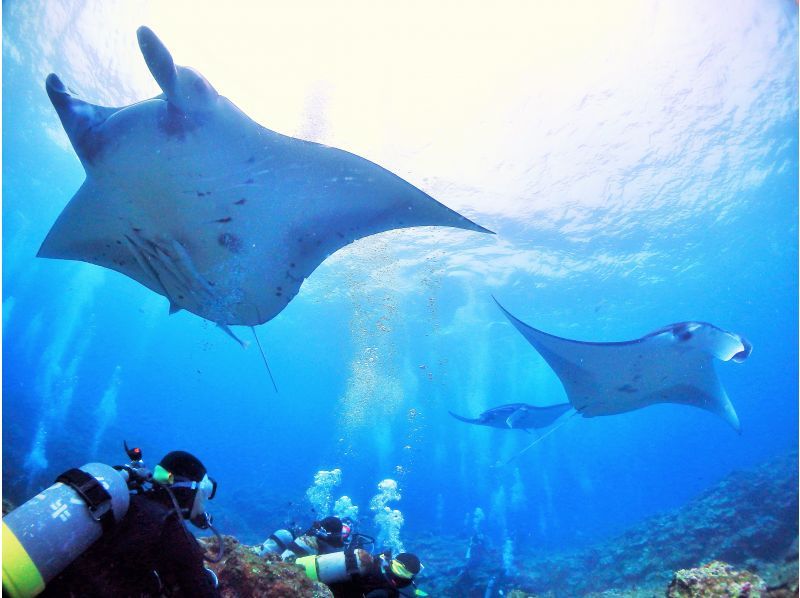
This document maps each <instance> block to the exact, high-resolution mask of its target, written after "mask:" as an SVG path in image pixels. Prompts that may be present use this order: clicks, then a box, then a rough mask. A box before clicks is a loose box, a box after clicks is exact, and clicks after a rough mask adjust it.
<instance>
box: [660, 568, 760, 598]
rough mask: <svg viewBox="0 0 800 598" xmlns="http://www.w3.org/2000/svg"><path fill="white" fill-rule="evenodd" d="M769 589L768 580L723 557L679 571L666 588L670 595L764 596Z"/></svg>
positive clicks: (674, 597)
mask: <svg viewBox="0 0 800 598" xmlns="http://www.w3.org/2000/svg"><path fill="white" fill-rule="evenodd" d="M766 593H767V584H766V583H764V580H763V579H761V578H760V577H759V576H758V575H756V574H755V573H750V572H749V571H737V570H735V569H734V568H733V567H731V566H730V565H728V564H727V563H723V562H721V561H711V562H710V563H707V564H705V565H703V566H702V567H697V568H695V569H681V570H680V571H676V572H675V575H674V576H673V578H672V581H671V582H670V584H669V587H668V588H667V598H701V597H702V596H731V597H737V598H761V597H762V596H765V595H766Z"/></svg>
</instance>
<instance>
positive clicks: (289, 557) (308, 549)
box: [281, 534, 319, 563]
mask: <svg viewBox="0 0 800 598" xmlns="http://www.w3.org/2000/svg"><path fill="white" fill-rule="evenodd" d="M318 552H319V544H317V539H316V538H315V537H314V536H309V535H307V534H303V535H302V536H298V537H297V538H295V539H294V540H292V541H291V542H289V544H287V546H286V550H284V551H283V552H282V553H281V560H282V561H286V562H289V563H291V562H292V561H294V560H295V559H297V558H298V557H302V556H306V555H315V554H317V553H318Z"/></svg>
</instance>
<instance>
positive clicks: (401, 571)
mask: <svg viewBox="0 0 800 598" xmlns="http://www.w3.org/2000/svg"><path fill="white" fill-rule="evenodd" d="M391 569H392V573H394V574H395V575H397V577H402V578H403V579H413V577H414V574H413V573H412V572H411V571H409V570H408V569H406V567H405V565H404V564H403V563H401V562H400V561H398V560H397V559H392V564H391Z"/></svg>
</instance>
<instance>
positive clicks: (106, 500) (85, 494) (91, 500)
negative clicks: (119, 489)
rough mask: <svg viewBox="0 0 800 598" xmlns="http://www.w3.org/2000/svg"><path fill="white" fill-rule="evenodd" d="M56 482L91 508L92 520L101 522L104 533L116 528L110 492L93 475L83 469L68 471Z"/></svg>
mask: <svg viewBox="0 0 800 598" xmlns="http://www.w3.org/2000/svg"><path fill="white" fill-rule="evenodd" d="M56 482H61V483H62V484H66V485H67V486H69V487H70V488H72V489H73V490H75V492H77V493H78V494H79V495H80V497H81V498H82V499H83V500H84V502H85V503H86V506H88V507H89V512H90V513H91V515H92V519H94V520H95V521H99V522H100V525H102V526H103V533H106V532H108V531H109V530H110V529H111V528H112V527H114V523H115V521H114V510H113V509H112V508H111V495H110V494H109V493H108V490H106V489H105V488H103V486H102V484H100V482H98V481H97V480H96V479H95V477H94V476H93V475H91V474H88V473H86V472H85V471H83V470H82V469H77V468H73V469H68V470H67V471H65V472H64V473H62V474H61V475H60V476H58V477H57V478H56Z"/></svg>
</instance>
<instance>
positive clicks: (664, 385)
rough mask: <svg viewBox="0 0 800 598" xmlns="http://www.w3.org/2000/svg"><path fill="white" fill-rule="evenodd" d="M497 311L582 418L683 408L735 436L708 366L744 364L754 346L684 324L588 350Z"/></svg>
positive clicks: (729, 409)
mask: <svg viewBox="0 0 800 598" xmlns="http://www.w3.org/2000/svg"><path fill="white" fill-rule="evenodd" d="M495 301H497V300H496V299H495ZM497 305H498V306H499V307H500V309H501V310H503V313H504V314H505V315H506V317H508V319H509V320H510V321H511V323H512V324H513V325H514V326H515V327H516V328H517V330H519V331H520V332H521V333H522V335H523V336H524V337H525V338H526V339H527V340H528V342H529V343H530V344H531V345H533V347H534V348H535V349H536V350H537V351H538V352H539V353H540V354H541V356H542V357H543V358H544V360H545V361H546V362H547V363H548V364H549V365H550V367H551V368H553V370H554V371H555V373H556V375H557V376H558V377H559V379H560V380H561V383H562V384H563V386H564V390H565V391H566V393H567V398H568V399H569V402H570V403H572V406H573V407H575V409H576V411H578V412H579V413H581V414H582V415H583V416H584V417H595V416H598V415H615V414H617V413H625V412H626V411H632V410H634V409H639V408H641V407H646V406H648V405H653V404H654V403H680V404H682V405H692V406H694V407H700V408H701V409H706V410H707V411H710V412H712V413H715V414H717V415H719V416H720V417H722V418H723V419H724V420H725V421H727V422H728V423H729V424H730V425H731V426H733V428H734V429H736V430H737V431H739V417H738V416H737V415H736V411H735V410H734V408H733V405H732V404H731V401H730V399H729V398H728V395H727V394H726V392H725V389H724V388H723V387H722V383H721V382H720V380H719V378H718V377H717V374H716V372H715V371H714V364H713V360H714V358H715V357H716V358H717V359H720V360H722V361H729V360H733V361H735V362H737V363H741V362H742V361H744V360H745V359H747V357H748V356H749V355H750V353H751V351H752V350H753V347H752V345H751V344H750V343H749V342H748V341H747V340H746V339H744V338H743V337H741V336H739V335H738V334H734V333H732V332H727V331H725V330H721V329H720V328H717V327H716V326H713V325H712V324H706V323H704V322H681V323H679V324H671V325H669V326H665V327H663V328H659V329H658V330H656V331H654V332H651V333H650V334H648V335H646V336H644V337H642V338H639V339H636V340H632V341H626V342H615V343H591V342H584V341H575V340H570V339H566V338H560V337H558V336H553V335H551V334H547V333H546V332H542V331H541V330H537V329H536V328H531V327H530V326H528V325H527V324H525V323H524V322H522V321H521V320H518V319H517V318H515V317H514V316H513V315H511V314H510V313H509V312H508V311H506V309H505V308H504V307H503V306H502V305H500V303H499V302H497Z"/></svg>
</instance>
